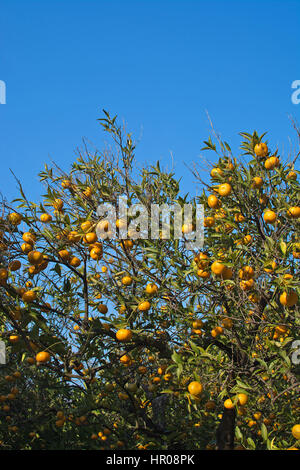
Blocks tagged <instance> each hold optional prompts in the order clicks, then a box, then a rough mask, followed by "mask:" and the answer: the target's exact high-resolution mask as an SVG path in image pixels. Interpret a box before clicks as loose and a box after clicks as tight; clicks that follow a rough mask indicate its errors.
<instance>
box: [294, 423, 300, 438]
mask: <svg viewBox="0 0 300 470" xmlns="http://www.w3.org/2000/svg"><path fill="white" fill-rule="evenodd" d="M292 434H293V436H294V438H295V439H297V440H298V439H300V424H295V426H293V427H292Z"/></svg>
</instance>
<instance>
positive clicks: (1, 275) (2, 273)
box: [0, 268, 8, 281]
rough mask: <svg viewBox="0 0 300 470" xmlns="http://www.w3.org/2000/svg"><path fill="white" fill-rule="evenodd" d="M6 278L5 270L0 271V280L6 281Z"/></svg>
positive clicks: (6, 272)
mask: <svg viewBox="0 0 300 470" xmlns="http://www.w3.org/2000/svg"><path fill="white" fill-rule="evenodd" d="M7 278H8V271H7V269H5V268H1V269H0V280H1V281H6V280H7Z"/></svg>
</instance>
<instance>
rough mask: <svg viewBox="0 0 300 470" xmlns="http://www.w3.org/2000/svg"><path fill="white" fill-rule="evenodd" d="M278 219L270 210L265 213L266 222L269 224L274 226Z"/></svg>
mask: <svg viewBox="0 0 300 470" xmlns="http://www.w3.org/2000/svg"><path fill="white" fill-rule="evenodd" d="M276 219H277V215H276V213H275V212H274V211H271V210H268V211H266V212H265V213H264V221H265V222H266V223H267V224H274V222H275V221H276Z"/></svg>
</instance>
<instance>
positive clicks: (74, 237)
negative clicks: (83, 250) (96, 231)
mask: <svg viewBox="0 0 300 470" xmlns="http://www.w3.org/2000/svg"><path fill="white" fill-rule="evenodd" d="M80 238H81V236H80V234H79V233H78V232H76V230H72V231H71V232H70V233H68V240H69V242H72V243H76V242H79V240H80Z"/></svg>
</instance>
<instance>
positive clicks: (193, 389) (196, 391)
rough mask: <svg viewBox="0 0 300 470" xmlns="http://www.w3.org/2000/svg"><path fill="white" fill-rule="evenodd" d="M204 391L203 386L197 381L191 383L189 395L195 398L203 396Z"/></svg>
mask: <svg viewBox="0 0 300 470" xmlns="http://www.w3.org/2000/svg"><path fill="white" fill-rule="evenodd" d="M202 390H203V386H202V384H201V383H200V382H198V381H196V380H194V381H193V382H191V383H190V384H189V386H188V391H189V393H190V394H191V395H193V396H195V397H198V396H199V395H201V393H202Z"/></svg>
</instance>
